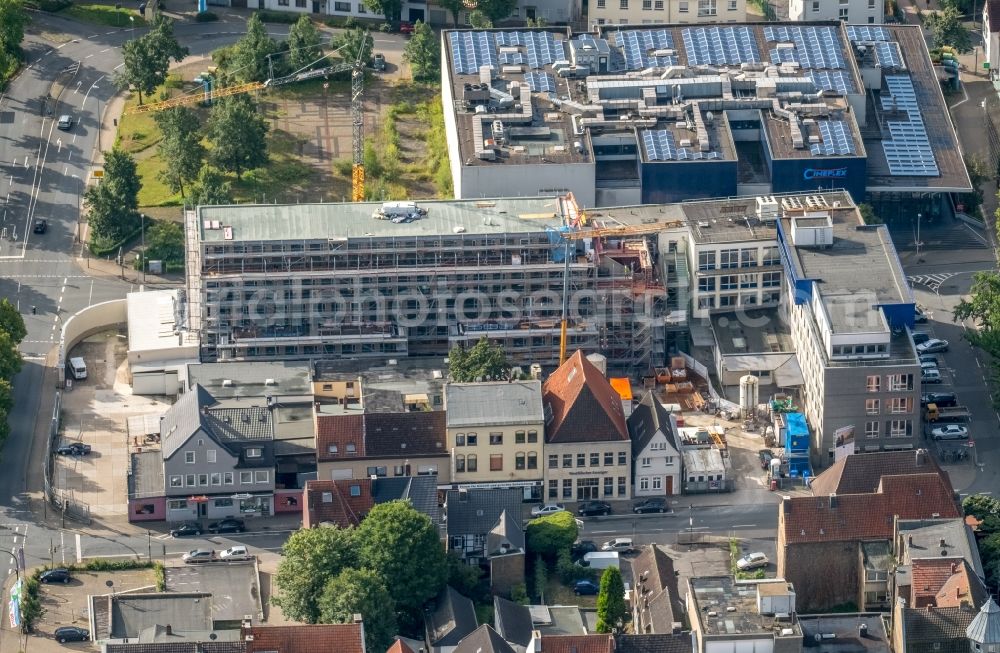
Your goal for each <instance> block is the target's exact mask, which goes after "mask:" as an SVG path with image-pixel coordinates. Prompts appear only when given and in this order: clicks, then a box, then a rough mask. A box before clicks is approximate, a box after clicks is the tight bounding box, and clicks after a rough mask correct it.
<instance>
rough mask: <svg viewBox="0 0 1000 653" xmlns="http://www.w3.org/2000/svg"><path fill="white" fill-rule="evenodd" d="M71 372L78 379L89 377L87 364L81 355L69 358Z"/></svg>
mask: <svg viewBox="0 0 1000 653" xmlns="http://www.w3.org/2000/svg"><path fill="white" fill-rule="evenodd" d="M69 372H70V374H72V375H73V378H74V379H76V380H77V381H80V380H82V379H85V378H87V364H86V363H84V362H83V359H82V358H80V357H76V358H71V359H69Z"/></svg>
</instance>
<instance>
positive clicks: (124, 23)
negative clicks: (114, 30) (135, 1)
mask: <svg viewBox="0 0 1000 653" xmlns="http://www.w3.org/2000/svg"><path fill="white" fill-rule="evenodd" d="M63 15H64V16H69V17H70V18H74V19H76V20H79V21H82V22H84V23H93V24H94V25H106V26H108V27H122V28H125V27H144V26H145V25H146V21H145V20H144V19H143V17H142V16H140V15H139V12H137V11H134V10H132V9H116V8H115V7H113V6H111V5H81V4H74V5H73V6H71V7H67V8H66V9H64V10H63Z"/></svg>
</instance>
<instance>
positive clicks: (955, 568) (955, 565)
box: [951, 562, 958, 574]
mask: <svg viewBox="0 0 1000 653" xmlns="http://www.w3.org/2000/svg"><path fill="white" fill-rule="evenodd" d="M951 573H953V574H957V573H958V563H957V562H953V563H951Z"/></svg>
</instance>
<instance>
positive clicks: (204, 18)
mask: <svg viewBox="0 0 1000 653" xmlns="http://www.w3.org/2000/svg"><path fill="white" fill-rule="evenodd" d="M194 19H195V20H196V21H197V22H199V23H214V22H215V21H217V20H219V17H218V16H217V15H215V14H213V13H212V12H211V11H203V12H201V13H200V14H198V15H197V16H195V18H194Z"/></svg>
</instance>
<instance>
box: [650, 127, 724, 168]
mask: <svg viewBox="0 0 1000 653" xmlns="http://www.w3.org/2000/svg"><path fill="white" fill-rule="evenodd" d="M642 145H643V148H644V149H645V150H646V159H647V160H648V161H689V160H690V161H697V160H701V159H718V158H719V153H718V152H701V151H699V150H694V149H691V148H688V147H676V146H675V145H674V134H673V132H671V131H670V130H669V129H646V130H643V132H642Z"/></svg>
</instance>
